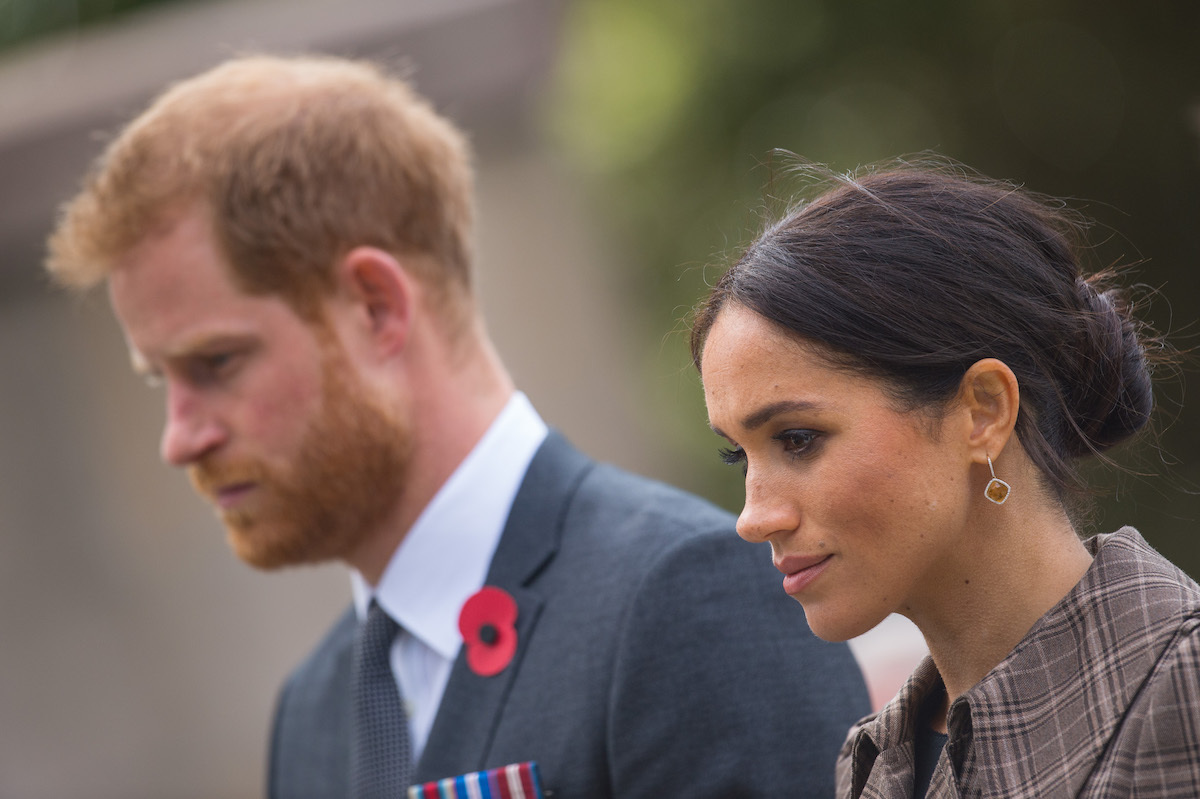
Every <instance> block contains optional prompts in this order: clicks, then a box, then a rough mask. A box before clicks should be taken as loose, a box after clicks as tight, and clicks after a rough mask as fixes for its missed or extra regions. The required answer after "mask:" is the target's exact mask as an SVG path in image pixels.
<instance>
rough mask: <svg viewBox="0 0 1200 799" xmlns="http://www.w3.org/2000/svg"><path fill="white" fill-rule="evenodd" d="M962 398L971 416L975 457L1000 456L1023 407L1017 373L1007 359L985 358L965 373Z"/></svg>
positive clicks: (979, 458) (972, 447)
mask: <svg viewBox="0 0 1200 799" xmlns="http://www.w3.org/2000/svg"><path fill="white" fill-rule="evenodd" d="M960 398H961V399H962V402H963V405H964V406H965V408H966V410H967V412H968V414H969V416H970V420H971V430H970V436H969V438H968V442H967V443H968V445H969V447H970V449H971V455H972V459H973V460H977V461H978V462H979V463H983V462H984V460H985V459H986V458H987V457H990V458H991V459H992V460H996V458H997V457H999V455H1000V453H1001V451H1003V449H1004V447H1005V446H1006V445H1007V444H1008V440H1009V438H1011V437H1012V432H1013V428H1014V427H1015V426H1016V424H1017V413H1018V412H1019V411H1020V408H1021V387H1020V385H1019V384H1018V383H1017V376H1016V375H1014V374H1013V371H1012V369H1009V368H1008V365H1007V364H1005V363H1004V362H1003V361H1000V360H997V359H995V358H984V359H983V360H981V361H976V362H975V363H974V364H972V365H971V368H970V369H968V370H967V372H966V374H965V375H963V379H962V384H961V387H960Z"/></svg>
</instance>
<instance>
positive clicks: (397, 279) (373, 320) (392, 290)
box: [337, 247, 418, 354]
mask: <svg viewBox="0 0 1200 799" xmlns="http://www.w3.org/2000/svg"><path fill="white" fill-rule="evenodd" d="M337 279H338V282H339V288H340V290H341V292H342V294H343V296H344V297H345V298H346V299H347V300H348V301H349V303H350V307H351V309H352V313H353V318H354V319H355V327H356V328H359V330H358V331H357V332H358V333H359V334H360V335H365V336H366V337H367V338H368V339H369V340H370V341H371V343H372V344H373V345H375V346H379V347H382V348H383V352H384V354H392V353H393V352H395V351H398V350H400V349H403V347H404V345H405V343H406V341H407V340H408V335H409V330H410V327H411V325H412V319H413V311H414V310H415V300H416V293H417V291H418V289H417V286H416V284H415V281H414V280H413V277H412V276H411V275H410V274H409V273H408V272H407V270H405V269H404V267H403V265H401V263H400V262H399V261H398V260H397V259H396V258H395V257H394V256H392V255H391V254H390V253H388V252H386V251H385V250H381V249H379V248H377V247H355V248H354V249H353V250H350V252H348V253H346V254H345V255H344V256H342V259H341V260H340V261H339V262H338V265H337Z"/></svg>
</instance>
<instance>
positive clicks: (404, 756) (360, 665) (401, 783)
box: [350, 600, 412, 799]
mask: <svg viewBox="0 0 1200 799" xmlns="http://www.w3.org/2000/svg"><path fill="white" fill-rule="evenodd" d="M399 629H400V625H398V624H396V622H395V621H393V620H392V618H391V617H390V616H388V615H387V613H385V612H384V610H383V608H381V607H379V605H377V604H375V602H374V601H373V600H372V602H371V607H370V609H369V610H368V611H367V621H366V623H365V624H363V625H361V626H360V627H359V629H358V634H357V636H356V637H355V639H354V666H353V673H352V674H351V677H350V690H351V695H352V697H353V702H354V707H353V714H354V715H353V725H352V728H351V732H350V796H351V797H353V799H403V796H404V792H405V791H406V790H407V789H408V785H409V782H410V780H411V777H412V748H411V745H410V743H409V740H408V718H407V717H406V716H405V713H404V700H403V699H402V698H401V696H400V690H399V688H398V687H397V685H396V678H395V677H393V676H392V668H391V649H392V639H393V638H395V637H396V632H397V631H398V630H399Z"/></svg>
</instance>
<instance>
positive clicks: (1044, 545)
mask: <svg viewBox="0 0 1200 799" xmlns="http://www.w3.org/2000/svg"><path fill="white" fill-rule="evenodd" d="M1031 500H1032V498H1031ZM1036 504H1037V503H1036V502H1033V501H1031V502H1030V503H1029V506H1027V507H1028V509H1027V510H1026V511H1025V512H1022V510H1021V507H1020V506H1019V505H1018V506H1013V507H1009V506H1007V505H1006V506H1005V507H1004V508H1002V509H1001V508H996V509H992V508H985V509H984V511H985V519H986V522H985V523H981V524H978V525H973V526H972V529H971V530H970V531H969V532H968V533H967V534H966V535H965V537H964V546H963V547H962V549H961V551H960V552H959V553H957V554H956V556H955V557H953V558H951V559H950V562H948V563H946V564H939V565H938V566H937V567H936V571H937V579H935V580H932V581H931V583H932V587H931V590H930V592H929V595H928V596H927V597H925V598H923V599H921V600H919V601H918V602H914V603H913V604H912V606H911V607H910V608H907V609H906V612H905V615H908V616H909V618H911V619H912V621H913V622H914V623H915V624H916V625H917V627H919V628H920V630H921V632H922V633H923V634H924V636H925V642H926V643H927V644H928V646H929V652H930V655H931V656H932V657H933V660H934V663H935V664H936V665H937V667H938V671H939V673H940V674H941V676H942V679H943V681H944V682H945V684H946V693H947V703H946V705H947V707H948V706H949V703H950V702H953V701H954V700H955V699H957V698H958V697H960V696H962V695H963V694H964V693H966V692H967V691H968V690H970V689H971V687H972V686H974V685H975V684H976V683H978V682H979V681H980V680H982V679H983V678H984V677H985V676H986V675H987V673H988V672H990V671H991V670H992V669H993V668H995V666H996V665H997V664H999V663H1000V662H1001V661H1002V660H1004V658H1006V657H1007V656H1008V654H1009V652H1011V651H1012V649H1013V647H1015V646H1016V645H1017V643H1018V642H1020V640H1021V639H1022V638H1024V637H1025V634H1026V633H1027V632H1029V629H1030V628H1031V627H1032V626H1033V625H1034V624H1035V623H1036V622H1037V620H1038V619H1040V618H1041V617H1042V616H1043V615H1045V613H1046V612H1047V611H1048V610H1050V608H1052V607H1054V605H1056V604H1057V603H1058V602H1059V601H1060V600H1061V599H1062V598H1063V597H1064V596H1066V595H1067V594H1068V593H1069V592H1070V591H1071V589H1072V588H1073V587H1074V586H1075V584H1076V583H1078V582H1079V580H1080V578H1082V577H1083V575H1084V573H1085V572H1086V571H1087V569H1088V567H1089V566H1090V565H1091V561H1092V558H1091V555H1090V553H1089V552H1088V551H1087V549H1086V548H1085V547H1084V546H1083V543H1082V542H1081V541H1080V540H1079V538H1078V536H1077V535H1076V534H1075V530H1074V528H1073V527H1072V526H1071V523H1070V520H1069V519H1068V518H1067V517H1066V514H1065V513H1064V512H1063V511H1062V510H1061V508H1059V507H1057V505H1055V506H1054V507H1042V508H1037V507H1034V506H1035V505H1036ZM986 511H1001V513H999V514H996V513H993V514H992V515H990V516H988V515H987V514H986ZM940 720H941V722H942V723H941V724H940V725H939V724H935V727H939V726H940V727H942V728H944V714H943V715H942V717H941V719H940Z"/></svg>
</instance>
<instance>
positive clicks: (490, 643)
mask: <svg viewBox="0 0 1200 799" xmlns="http://www.w3.org/2000/svg"><path fill="white" fill-rule="evenodd" d="M516 621H517V601H516V600H515V599H513V598H512V596H511V595H510V594H509V593H508V592H507V591H504V590H503V589H500V588H496V587H495V586H491V585H485V586H484V587H483V588H480V589H479V590H478V591H476V592H475V593H474V594H472V595H471V598H470V599H468V600H467V601H466V602H464V603H463V606H462V611H460V612H459V614H458V631H459V633H461V634H462V639H463V643H464V644H466V645H467V665H468V666H470V667H471V671H473V672H475V673H476V674H478V675H479V676H480V677H491V676H493V675H496V674H499V673H500V672H502V671H504V669H505V667H506V666H508V664H509V663H511V662H512V659H513V655H514V654H516V652H517V628H516V626H515V625H516Z"/></svg>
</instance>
